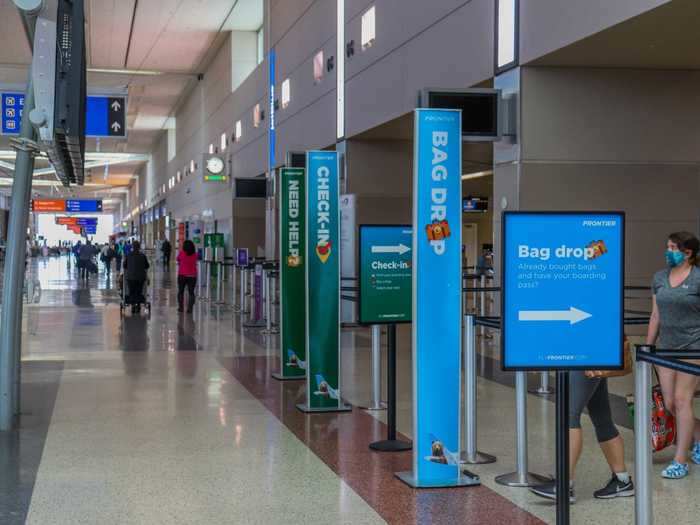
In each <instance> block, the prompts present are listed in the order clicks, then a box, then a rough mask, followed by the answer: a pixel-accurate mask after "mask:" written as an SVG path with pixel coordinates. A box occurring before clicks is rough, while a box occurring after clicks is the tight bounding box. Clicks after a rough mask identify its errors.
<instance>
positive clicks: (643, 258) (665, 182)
mask: <svg viewBox="0 0 700 525" xmlns="http://www.w3.org/2000/svg"><path fill="white" fill-rule="evenodd" d="M522 93H523V98H522V152H521V154H522V164H521V165H520V166H519V168H518V169H519V175H516V176H515V178H514V179H513V181H511V184H510V186H511V187H512V185H513V184H512V182H515V185H516V186H515V187H517V193H518V201H519V202H518V205H519V207H520V209H523V210H542V209H543V210H557V209H559V210H622V211H624V212H625V213H626V216H627V229H626V233H627V242H626V252H627V254H626V255H627V256H626V280H627V283H628V284H642V285H644V284H648V282H649V280H650V279H651V276H652V274H653V272H654V271H655V270H658V269H659V268H661V267H663V265H664V260H663V251H664V241H665V239H666V237H667V235H668V234H669V233H670V232H672V231H676V230H681V229H683V230H690V231H692V232H696V233H697V230H698V219H699V217H700V148H698V144H700V73H696V72H687V71H634V70H595V69H558V68H551V69H550V68H525V69H523V74H522ZM507 179H508V177H507V175H505V174H501V180H502V181H505V180H507ZM506 186H508V184H503V187H504V188H505V187H506ZM497 190H498V188H497ZM500 191H503V190H502V189H501V190H500Z"/></svg>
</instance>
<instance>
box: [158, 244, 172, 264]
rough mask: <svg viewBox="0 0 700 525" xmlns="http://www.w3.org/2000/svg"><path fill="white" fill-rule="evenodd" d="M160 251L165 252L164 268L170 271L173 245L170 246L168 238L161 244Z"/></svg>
mask: <svg viewBox="0 0 700 525" xmlns="http://www.w3.org/2000/svg"><path fill="white" fill-rule="evenodd" d="M160 251H161V252H162V253H163V268H164V269H165V271H168V270H169V269H170V254H171V253H172V246H170V241H168V239H165V240H164V241H163V244H161V245H160Z"/></svg>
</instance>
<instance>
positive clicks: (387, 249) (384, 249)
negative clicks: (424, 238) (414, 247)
mask: <svg viewBox="0 0 700 525" xmlns="http://www.w3.org/2000/svg"><path fill="white" fill-rule="evenodd" d="M410 251H411V248H409V247H408V246H406V245H405V244H399V245H398V246H372V253H398V254H399V255H403V254H404V253H406V252H410Z"/></svg>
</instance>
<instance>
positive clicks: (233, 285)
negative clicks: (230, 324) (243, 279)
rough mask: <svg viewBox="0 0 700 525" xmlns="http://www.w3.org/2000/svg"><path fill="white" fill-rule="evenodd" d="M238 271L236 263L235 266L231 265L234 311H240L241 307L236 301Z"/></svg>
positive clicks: (232, 304)
mask: <svg viewBox="0 0 700 525" xmlns="http://www.w3.org/2000/svg"><path fill="white" fill-rule="evenodd" d="M237 272H238V268H236V265H235V264H234V265H233V266H231V307H232V308H233V311H234V312H239V311H240V307H239V305H238V304H237V303H236V301H237V298H236V279H237V278H238V276H237V275H236V274H237Z"/></svg>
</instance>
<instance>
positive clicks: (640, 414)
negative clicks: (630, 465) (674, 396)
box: [634, 345, 700, 525]
mask: <svg viewBox="0 0 700 525" xmlns="http://www.w3.org/2000/svg"><path fill="white" fill-rule="evenodd" d="M636 349H637V351H636V352H635V358H636V364H635V376H634V400H635V407H634V439H635V463H634V476H635V483H636V486H635V496H634V498H635V502H634V520H635V524H636V525H652V524H653V523H654V498H653V493H652V488H653V487H652V446H651V407H652V398H651V367H652V365H657V366H663V367H665V368H670V369H672V370H676V371H678V372H684V373H686V374H692V375H696V376H700V366H698V365H695V364H692V363H686V362H684V361H683V360H685V359H700V350H686V351H680V352H679V351H671V350H657V349H656V348H655V347H654V346H651V345H638V346H637V347H636Z"/></svg>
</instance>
